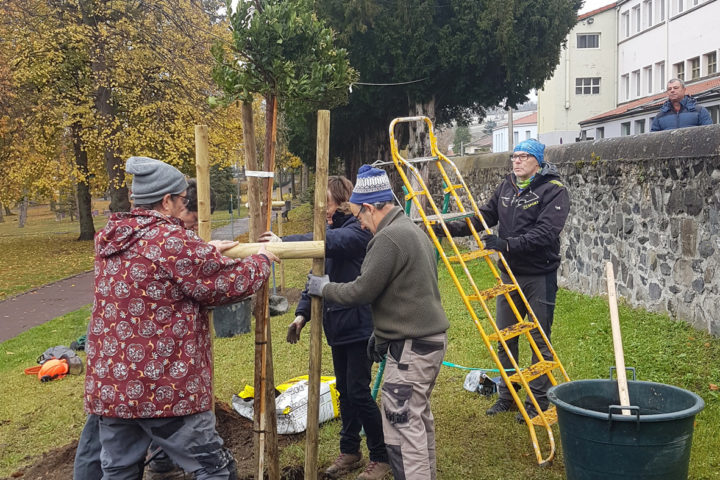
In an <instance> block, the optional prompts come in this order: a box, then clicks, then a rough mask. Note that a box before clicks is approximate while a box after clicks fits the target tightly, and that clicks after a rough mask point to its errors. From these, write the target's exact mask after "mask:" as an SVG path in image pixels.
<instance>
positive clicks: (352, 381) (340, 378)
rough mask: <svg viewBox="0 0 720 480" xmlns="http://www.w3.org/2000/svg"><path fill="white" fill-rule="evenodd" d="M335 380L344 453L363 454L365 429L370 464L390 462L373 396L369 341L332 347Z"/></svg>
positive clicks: (341, 447)
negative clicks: (361, 445)
mask: <svg viewBox="0 0 720 480" xmlns="http://www.w3.org/2000/svg"><path fill="white" fill-rule="evenodd" d="M331 350H332V356H333V365H334V368H335V379H336V385H337V389H338V393H339V394H340V417H341V419H342V430H340V452H342V453H358V452H359V451H360V430H361V429H362V428H364V429H365V436H366V438H367V447H368V450H369V451H370V460H371V461H373V462H387V461H388V456H387V450H386V449H385V439H384V437H383V429H382V417H381V415H380V409H379V408H378V406H377V403H375V400H373V398H372V395H370V379H371V377H370V367H371V366H372V361H371V360H370V359H369V358H368V357H367V341H362V342H355V343H350V344H347V345H339V346H334V347H331Z"/></svg>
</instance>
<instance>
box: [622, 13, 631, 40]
mask: <svg viewBox="0 0 720 480" xmlns="http://www.w3.org/2000/svg"><path fill="white" fill-rule="evenodd" d="M620 25H621V28H622V31H623V33H624V34H625V38H627V37H629V36H630V12H623V14H622V15H621V16H620Z"/></svg>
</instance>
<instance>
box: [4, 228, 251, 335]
mask: <svg viewBox="0 0 720 480" xmlns="http://www.w3.org/2000/svg"><path fill="white" fill-rule="evenodd" d="M247 230H248V219H247V218H240V219H237V220H235V222H234V223H233V225H232V226H231V225H227V226H225V227H221V228H217V229H215V230H213V232H212V238H213V240H232V238H233V236H232V235H233V233H234V235H235V236H237V235H240V234H242V233H245V232H247ZM93 279H94V275H93V272H92V271H89V272H84V273H81V274H79V275H75V276H73V277H69V278H66V279H63V280H60V281H58V282H55V283H50V284H48V285H43V286H42V287H39V288H36V289H34V290H30V291H29V292H25V293H23V294H20V295H17V296H14V297H12V298H10V299H8V300H5V301H2V302H0V342H4V341H5V340H9V339H11V338H13V337H15V336H17V335H18V334H20V333H22V332H24V331H25V330H29V329H30V328H32V327H35V326H37V325H41V324H43V323H45V322H47V321H48V320H52V319H53V318H55V317H59V316H60V315H65V314H66V313H70V312H73V311H75V310H77V309H79V308H82V307H83V306H85V305H87V304H89V303H92V301H93Z"/></svg>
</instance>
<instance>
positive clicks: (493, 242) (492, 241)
mask: <svg viewBox="0 0 720 480" xmlns="http://www.w3.org/2000/svg"><path fill="white" fill-rule="evenodd" d="M480 240H482V242H483V245H485V250H495V251H497V252H501V253H506V252H507V251H508V242H507V241H506V240H503V239H502V238H500V237H498V236H497V235H488V234H487V233H485V234H483V236H482V237H480Z"/></svg>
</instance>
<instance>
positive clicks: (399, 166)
mask: <svg viewBox="0 0 720 480" xmlns="http://www.w3.org/2000/svg"><path fill="white" fill-rule="evenodd" d="M410 122H424V123H425V124H426V126H427V129H428V133H429V138H430V149H431V153H430V155H431V157H437V160H436V161H435V164H436V166H437V167H438V170H439V171H440V173H441V176H442V179H443V192H444V195H445V197H444V201H445V202H444V203H446V204H447V200H448V198H449V197H451V198H452V199H453V200H454V204H455V208H456V209H457V210H458V212H459V213H469V211H468V210H466V209H465V206H464V205H463V201H462V199H461V198H460V196H459V195H458V193H457V190H459V189H463V190H464V191H465V194H466V196H467V200H468V201H469V203H470V207H471V211H472V212H473V214H474V216H475V217H476V218H478V220H479V221H480V224H481V226H482V227H483V228H482V230H483V231H484V232H483V233H488V234H489V233H492V232H491V230H490V228H489V227H488V225H487V223H486V222H485V219H484V218H483V216H482V213H481V212H480V209H479V207H478V206H477V203H476V202H475V199H474V198H473V196H472V194H471V193H470V190H469V188H468V186H467V184H466V183H465V180H464V179H463V177H462V175H461V174H460V171H459V169H458V168H457V166H456V165H455V163H454V162H452V161H451V160H450V159H449V158H447V157H446V156H445V155H443V154H442V153H440V151H439V150H438V148H437V138H436V136H435V133H434V130H433V125H432V121H431V120H430V119H429V118H428V117H426V116H413V117H400V118H396V119H394V120H393V121H392V122H391V123H390V127H389V134H390V150H391V156H392V160H393V161H392V163H393V164H394V165H395V168H396V170H397V172H398V174H399V175H400V177H401V178H402V180H403V183H404V185H405V186H404V188H403V190H404V191H405V201H406V207H408V206H409V202H412V204H414V205H415V207H416V208H417V211H418V213H419V215H420V218H421V219H422V221H423V224H424V225H425V226H426V228H427V230H428V234H429V236H430V238H431V240H432V241H433V244H434V245H435V247H436V248H437V250H438V254H439V256H440V258H442V260H443V263H444V265H445V267H446V268H447V270H448V272H449V275H450V277H451V279H452V281H453V283H454V284H455V287H456V288H457V290H458V292H459V293H460V296H461V298H462V301H463V304H464V305H465V307H466V309H467V311H468V312H469V313H470V317H471V319H472V321H473V323H474V324H475V326H476V328H477V329H478V331H479V332H480V334H481V336H482V339H483V343H484V344H485V346H486V348H487V350H488V352H489V353H490V356H491V357H492V359H493V361H494V362H495V363H496V365H498V367H499V370H500V375H501V377H502V378H503V381H505V383H506V385H508V390H509V391H510V393H511V395H512V397H513V399H514V401H515V403H516V404H517V405H518V407H519V409H520V412H521V414H522V416H523V418H524V419H525V422H526V424H527V425H528V429H529V431H530V437H531V441H532V444H533V448H534V450H535V455H536V458H537V461H538V463H539V464H540V465H545V464H548V463H550V462H551V461H552V459H553V457H554V454H555V440H554V435H553V432H552V429H551V424H550V422H549V417H548V415H549V414H546V413H545V412H543V410H541V409H540V406H539V404H538V402H537V400H536V399H535V396H534V395H533V394H532V392H531V391H530V388H529V381H527V380H526V378H525V376H524V374H523V369H521V368H520V366H519V364H518V362H517V360H516V359H515V358H514V356H513V355H512V354H511V353H510V351H509V348H508V346H507V343H506V341H505V338H504V337H503V334H502V331H501V330H500V329H499V328H498V326H497V324H496V322H495V320H494V317H493V315H492V313H491V312H490V309H489V307H488V305H487V303H486V301H485V299H484V298H483V295H482V294H481V290H480V289H479V288H478V286H477V284H476V282H475V280H474V278H473V276H472V274H471V272H470V270H469V268H468V265H467V263H466V262H465V260H464V259H463V256H462V255H461V253H460V250H459V248H458V247H457V245H456V243H455V242H454V240H453V238H452V236H451V235H450V231H449V229H448V227H447V225H446V223H445V220H444V219H443V217H442V216H441V215H440V211H439V210H438V207H437V204H436V203H435V201H434V200H433V198H432V196H431V195H430V191H429V189H428V187H427V185H426V183H425V181H424V179H423V177H422V175H421V173H420V172H419V171H418V169H417V168H416V167H415V165H413V163H412V159H411V160H408V159H406V158H404V157H403V156H402V155H400V152H399V149H398V145H397V140H396V139H395V133H394V130H395V126H396V125H398V124H399V123H410ZM431 157H422V158H423V159H424V160H425V159H426V158H431ZM389 163H390V162H383V164H389ZM446 167H447V168H449V169H450V170H451V172H452V173H453V176H454V178H455V179H457V180H456V182H455V183H454V182H452V181H451V180H450V177H449V176H448V173H447V171H446V169H445V168H446ZM406 170H407V172H408V173H406ZM408 174H410V175H412V177H413V179H414V180H415V181H416V182H417V184H418V186H419V188H420V190H418V191H416V190H415V189H414V188H413V186H412V183H411V182H410V180H409V178H408ZM421 195H424V196H425V199H426V200H427V203H428V205H429V207H430V208H431V209H432V211H433V212H434V213H435V215H436V218H437V220H433V221H432V222H431V221H430V220H429V219H428V217H427V215H426V214H425V208H423V206H422V203H421V202H420V199H419V196H421ZM448 196H449V197H448ZM445 209H446V205H443V211H445ZM464 221H465V223H466V225H467V226H468V228H469V230H470V234H471V236H472V237H473V239H474V240H475V242H476V244H477V245H478V247H479V248H480V249H482V251H481V252H480V254H479V255H476V256H474V257H477V258H484V260H485V262H486V264H487V265H488V266H489V268H490V271H491V272H492V274H493V276H494V278H495V279H496V287H497V286H499V285H508V286H511V285H512V286H513V287H514V288H512V291H515V292H517V293H518V295H519V297H520V299H521V301H522V302H523V304H524V305H525V308H526V311H527V314H528V317H529V318H530V319H531V320H532V324H533V327H532V329H533V330H535V329H536V330H538V331H539V332H540V336H541V338H542V341H544V342H545V345H546V346H547V347H548V350H549V352H550V353H551V354H552V357H553V361H552V362H549V361H546V360H544V358H543V355H542V354H541V353H540V350H539V347H538V346H537V343H536V342H535V339H534V338H533V337H532V335H531V333H530V330H529V329H525V330H524V331H523V333H518V334H515V335H524V336H525V337H526V338H527V340H528V343H530V346H531V348H532V350H533V353H534V354H535V357H536V358H538V363H537V364H536V365H537V366H538V367H537V368H538V369H540V368H541V364H542V370H535V371H536V372H538V373H539V374H540V376H543V375H546V376H547V377H548V378H549V380H550V382H551V383H552V384H553V385H556V384H557V379H555V377H554V375H552V374H551V372H552V370H554V369H558V370H559V371H560V374H561V375H562V377H563V378H564V379H565V381H569V380H570V379H569V377H568V375H567V372H566V371H565V368H564V367H563V365H562V363H561V362H560V359H559V357H558V355H557V353H556V351H555V350H554V348H553V347H552V344H551V343H550V341H549V339H548V338H547V335H546V334H545V332H544V331H543V329H542V326H541V325H540V324H539V322H538V319H537V317H536V316H535V313H534V312H533V310H532V308H531V306H530V304H529V302H528V300H527V298H526V297H525V295H524V293H523V292H522V289H521V288H520V286H519V284H518V282H517V279H516V278H515V276H514V274H513V273H512V271H511V269H510V267H509V265H508V263H507V261H506V259H505V257H504V255H503V254H502V252H498V251H492V250H484V248H485V247H484V243H483V242H482V240H481V239H480V235H479V233H478V231H477V229H476V228H475V226H474V224H473V222H472V220H471V219H470V218H467V217H466V218H465V219H464ZM433 222H434V223H439V224H440V225H441V226H442V229H443V232H444V234H445V236H446V237H447V239H448V240H449V243H450V248H451V250H452V252H453V253H454V257H453V258H454V260H455V261H457V263H459V264H460V269H461V270H462V271H463V273H464V276H465V279H466V281H467V282H468V283H469V285H470V287H471V290H472V292H473V296H472V298H473V299H476V300H478V301H479V303H480V306H481V307H482V310H483V312H484V314H485V316H486V317H487V319H488V321H489V323H490V325H491V326H492V330H494V336H495V337H497V339H498V342H499V343H500V345H501V347H502V348H504V349H505V351H506V352H507V356H508V359H509V361H510V363H511V365H512V366H513V368H514V370H515V372H516V373H515V374H514V377H516V378H518V379H519V381H520V382H519V383H521V384H522V386H523V387H524V388H525V389H526V392H527V395H528V398H529V399H530V401H531V403H532V404H533V406H534V407H535V409H536V412H538V415H537V417H536V419H533V420H532V421H531V420H530V418H529V417H528V415H527V412H526V410H525V407H524V404H523V402H521V400H520V397H519V395H518V393H517V392H516V389H515V388H514V387H513V386H512V382H511V381H510V380H509V377H510V376H509V375H508V374H507V372H506V371H505V369H504V367H503V366H502V364H501V362H500V359H499V357H498V355H497V353H495V349H494V348H493V344H492V343H491V341H490V338H489V336H488V335H487V334H486V333H485V328H484V327H483V325H482V323H481V322H480V319H479V318H478V315H477V312H476V311H475V308H474V307H473V306H472V305H471V303H470V297H469V296H468V295H467V293H466V292H465V290H464V288H463V286H462V285H461V283H460V280H459V279H458V276H457V274H456V272H455V269H454V268H453V267H452V265H451V263H450V261H449V259H448V256H447V254H446V253H445V250H444V248H443V247H442V244H441V242H440V239H439V238H438V237H437V235H436V234H435V231H434V230H433V229H432V228H431V225H432V223H433ZM490 255H497V256H498V260H499V261H500V263H501V264H502V266H503V270H505V273H507V275H508V277H509V278H510V280H511V282H512V284H504V283H503V282H502V279H501V276H500V272H499V271H498V268H497V267H496V265H495V263H494V262H493V261H491V260H490ZM488 291H489V292H490V291H491V290H488ZM500 292H502V293H500ZM492 294H493V295H494V296H498V295H499V294H502V295H504V296H505V298H506V300H507V303H508V305H509V306H510V308H511V310H512V312H513V314H514V315H515V317H516V318H517V320H518V322H519V323H522V322H523V318H522V317H521V316H520V313H519V311H518V309H517V307H516V305H515V302H514V301H513V300H512V298H511V296H510V295H511V291H509V290H508V289H507V288H505V289H502V290H499V291H498V294H496V293H495V292H492ZM526 323H530V322H526ZM508 338H510V337H508ZM548 362H549V363H548ZM538 373H536V374H532V373H531V375H537V374H538ZM533 425H538V426H542V427H544V428H545V430H546V432H547V435H548V439H549V443H550V453H549V455H548V456H547V457H543V455H542V452H541V451H540V447H539V444H538V441H537V436H536V433H535V428H534V426H533Z"/></svg>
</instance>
